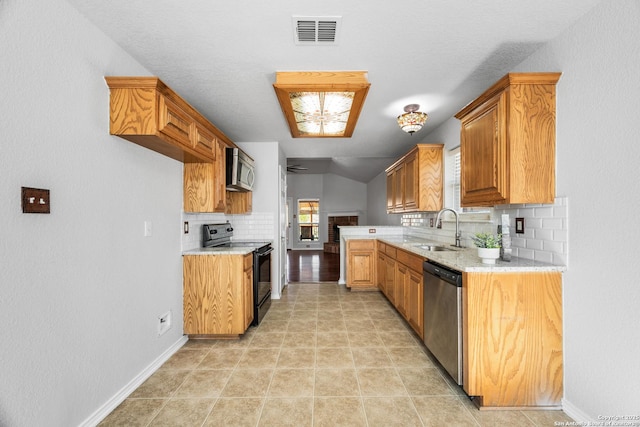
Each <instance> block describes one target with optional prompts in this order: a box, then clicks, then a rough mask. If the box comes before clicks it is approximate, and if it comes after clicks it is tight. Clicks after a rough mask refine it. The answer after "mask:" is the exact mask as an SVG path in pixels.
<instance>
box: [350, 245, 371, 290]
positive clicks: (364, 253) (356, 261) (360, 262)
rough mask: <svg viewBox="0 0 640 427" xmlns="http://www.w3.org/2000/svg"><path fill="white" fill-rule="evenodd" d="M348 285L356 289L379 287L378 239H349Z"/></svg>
mask: <svg viewBox="0 0 640 427" xmlns="http://www.w3.org/2000/svg"><path fill="white" fill-rule="evenodd" d="M346 259H347V266H346V267H347V287H348V288H351V289H354V290H362V289H377V284H376V241H375V240H374V239H362V240H348V241H347V257H346Z"/></svg>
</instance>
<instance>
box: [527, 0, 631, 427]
mask: <svg viewBox="0 0 640 427" xmlns="http://www.w3.org/2000/svg"><path fill="white" fill-rule="evenodd" d="M639 40H640V3H639V2H638V1H636V0H607V1H604V2H603V3H602V4H600V5H599V6H597V7H596V8H594V9H593V10H592V11H591V12H590V13H589V14H587V15H586V16H585V17H584V18H583V19H582V20H580V21H579V22H578V23H577V24H576V25H574V26H573V27H572V28H570V29H569V30H567V31H566V32H565V33H564V34H562V35H561V36H560V37H558V38H556V39H555V40H554V41H553V42H551V43H549V44H548V45H546V46H545V47H544V48H543V49H541V50H540V51H538V52H536V53H535V54H534V55H533V56H531V57H530V58H528V59H527V60H526V61H524V62H523V63H522V64H521V65H520V66H519V67H518V69H517V71H534V70H535V71H538V70H559V71H562V73H563V74H562V77H561V78H560V81H559V83H558V93H557V98H558V106H557V163H558V179H557V193H558V195H562V196H567V197H568V199H569V258H570V263H569V269H568V270H567V272H566V273H565V274H564V331H565V401H566V406H567V407H568V409H569V410H570V411H571V410H573V409H574V408H575V409H576V410H577V411H578V412H580V413H582V415H581V418H585V419H586V420H588V419H591V420H598V416H607V415H611V416H613V415H628V414H633V415H640V399H638V396H639V395H640V363H638V355H639V354H640V331H639V330H638V325H640V309H638V307H639V306H640V286H638V272H637V271H635V260H633V258H634V254H635V253H637V244H638V241H639V237H640V233H639V232H638V227H637V213H638V212H639V211H640V193H639V192H638V191H637V189H636V188H635V187H636V186H637V183H638V176H639V174H638V165H640V145H639V144H638V141H640V124H639V122H638V119H637V112H638V111H640V79H639V78H638V76H639V75H640V41H639ZM636 422H637V421H636Z"/></svg>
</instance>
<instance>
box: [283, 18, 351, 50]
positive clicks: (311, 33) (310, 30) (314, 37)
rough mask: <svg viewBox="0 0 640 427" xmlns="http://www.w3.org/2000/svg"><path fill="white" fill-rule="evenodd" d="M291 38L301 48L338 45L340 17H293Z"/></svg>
mask: <svg viewBox="0 0 640 427" xmlns="http://www.w3.org/2000/svg"><path fill="white" fill-rule="evenodd" d="M292 18H293V36H294V41H295V44H297V45H301V46H328V45H337V44H338V34H339V31H340V21H342V17H341V16H294V17H292Z"/></svg>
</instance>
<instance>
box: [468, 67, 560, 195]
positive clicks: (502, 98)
mask: <svg viewBox="0 0 640 427" xmlns="http://www.w3.org/2000/svg"><path fill="white" fill-rule="evenodd" d="M560 74H561V73H510V74H507V75H506V76H504V77H503V78H502V79H500V80H499V81H498V82H497V83H495V84H494V85H493V86H491V88H489V89H488V90H487V91H486V92H485V93H483V94H482V95H481V96H480V97H478V98H477V99H476V100H475V101H473V102H471V103H470V104H469V105H467V106H466V107H465V108H464V109H462V110H461V111H460V112H459V113H458V114H456V116H455V117H456V118H458V119H460V121H461V125H462V127H461V131H460V161H461V164H460V166H461V176H460V178H461V194H460V197H461V204H462V206H494V205H498V204H514V203H553V201H554V198H555V144H556V142H555V141H556V127H555V121H556V89H555V86H556V83H557V81H558V79H559V78H560Z"/></svg>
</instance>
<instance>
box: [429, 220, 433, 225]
mask: <svg viewBox="0 0 640 427" xmlns="http://www.w3.org/2000/svg"><path fill="white" fill-rule="evenodd" d="M429 227H433V218H429Z"/></svg>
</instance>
